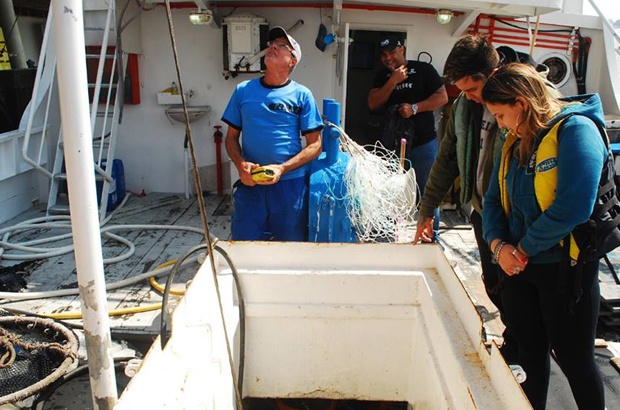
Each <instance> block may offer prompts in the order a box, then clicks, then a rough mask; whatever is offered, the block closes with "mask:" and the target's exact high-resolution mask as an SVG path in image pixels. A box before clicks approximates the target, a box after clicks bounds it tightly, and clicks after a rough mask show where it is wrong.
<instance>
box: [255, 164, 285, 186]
mask: <svg viewBox="0 0 620 410" xmlns="http://www.w3.org/2000/svg"><path fill="white" fill-rule="evenodd" d="M266 167H269V168H271V169H272V170H273V178H271V179H269V180H267V181H260V182H256V184H257V185H273V184H275V183H277V182H278V181H279V180H280V177H281V176H282V174H283V173H284V172H283V169H282V166H281V165H275V164H269V165H266ZM255 168H256V167H255Z"/></svg>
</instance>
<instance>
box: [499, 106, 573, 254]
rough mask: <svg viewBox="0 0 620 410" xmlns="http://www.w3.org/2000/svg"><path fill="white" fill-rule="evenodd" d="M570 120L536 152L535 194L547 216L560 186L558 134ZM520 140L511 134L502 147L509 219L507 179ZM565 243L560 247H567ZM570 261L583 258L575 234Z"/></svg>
mask: <svg viewBox="0 0 620 410" xmlns="http://www.w3.org/2000/svg"><path fill="white" fill-rule="evenodd" d="M565 119H566V118H564V119H562V120H560V121H558V122H557V123H556V124H555V125H554V126H553V127H552V128H551V129H550V130H549V131H548V132H547V134H546V135H545V136H544V137H543V138H542V140H541V142H540V144H539V145H538V149H537V151H536V164H535V167H534V193H535V195H536V201H537V202H538V206H540V209H541V210H542V211H543V212H545V211H546V210H547V208H549V207H550V206H551V204H552V203H553V201H554V200H555V194H556V191H557V186H558V166H557V163H558V130H559V129H560V126H561V124H562V123H563V122H564V120H565ZM516 141H517V137H516V136H514V135H513V134H510V135H509V136H508V137H507V138H506V142H505V143H504V146H503V147H502V156H501V162H500V164H499V174H498V179H499V192H500V201H501V204H502V208H503V209H504V213H505V214H506V216H508V214H509V213H510V200H509V198H508V185H507V183H506V175H507V174H508V168H509V167H510V161H511V159H512V155H511V153H512V147H513V146H514V144H515V142H516ZM563 242H564V241H563V240H561V241H560V246H563ZM570 257H571V259H572V260H573V261H576V260H578V258H579V248H578V247H577V243H576V242H575V238H574V237H573V234H571V235H570Z"/></svg>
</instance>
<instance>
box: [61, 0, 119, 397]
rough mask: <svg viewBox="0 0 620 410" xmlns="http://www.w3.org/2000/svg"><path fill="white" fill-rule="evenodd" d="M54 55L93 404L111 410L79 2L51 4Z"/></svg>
mask: <svg viewBox="0 0 620 410" xmlns="http://www.w3.org/2000/svg"><path fill="white" fill-rule="evenodd" d="M51 7H53V10H54V14H55V19H54V35H55V37H54V39H55V42H56V49H57V51H58V57H59V58H58V85H59V90H60V93H59V97H60V107H61V118H62V128H63V134H64V135H65V152H66V166H67V176H68V178H69V181H70V184H68V188H69V197H70V198H71V201H72V209H71V224H72V233H73V243H74V245H75V259H76V267H77V273H78V285H79V287H80V299H81V304H82V315H83V318H84V320H83V323H84V333H85V337H86V350H87V352H88V367H89V372H90V380H91V389H92V394H93V405H94V408H95V409H111V408H113V407H114V404H115V403H116V400H117V392H116V377H115V373H114V363H113V361H112V354H111V341H110V329H109V319H108V309H107V303H106V293H105V278H104V274H103V256H102V253H101V238H100V231H99V219H98V215H97V194H96V188H95V177H94V172H93V171H94V170H93V160H92V159H93V151H92V135H91V129H90V120H89V110H88V89H87V84H88V82H87V78H86V77H87V76H86V56H85V52H84V50H85V46H84V35H83V33H84V21H83V13H82V2H81V1H80V0H62V1H61V0H59V1H54V2H52V6H51Z"/></svg>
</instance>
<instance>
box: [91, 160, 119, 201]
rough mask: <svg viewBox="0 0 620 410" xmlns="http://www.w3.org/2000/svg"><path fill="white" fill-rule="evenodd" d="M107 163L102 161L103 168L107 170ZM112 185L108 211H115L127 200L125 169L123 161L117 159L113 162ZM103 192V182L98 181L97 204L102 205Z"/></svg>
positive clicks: (109, 193)
mask: <svg viewBox="0 0 620 410" xmlns="http://www.w3.org/2000/svg"><path fill="white" fill-rule="evenodd" d="M106 166H107V161H106V160H105V159H104V160H102V161H101V168H102V169H106ZM112 180H113V181H112V183H111V184H110V190H109V192H108V207H107V211H108V212H110V211H113V210H114V209H116V207H117V206H118V205H119V204H120V203H121V202H122V201H123V199H125V169H124V167H123V161H121V160H120V159H115V160H114V161H112ZM102 190H103V181H97V204H99V205H101V191H102Z"/></svg>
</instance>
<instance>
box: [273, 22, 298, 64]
mask: <svg viewBox="0 0 620 410" xmlns="http://www.w3.org/2000/svg"><path fill="white" fill-rule="evenodd" d="M278 37H286V38H287V39H288V42H289V44H290V45H291V47H292V48H293V56H294V57H295V58H296V59H297V64H299V62H300V61H301V47H300V45H299V43H298V42H297V41H296V40H295V39H294V38H293V37H291V36H290V35H288V33H287V32H286V30H284V29H283V28H282V27H280V26H276V27H274V28H272V29H271V30H269V41H273V40H275V39H276V38H278Z"/></svg>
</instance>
